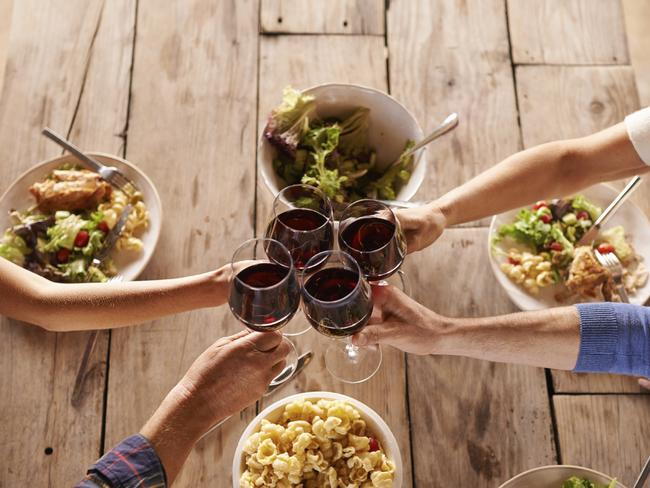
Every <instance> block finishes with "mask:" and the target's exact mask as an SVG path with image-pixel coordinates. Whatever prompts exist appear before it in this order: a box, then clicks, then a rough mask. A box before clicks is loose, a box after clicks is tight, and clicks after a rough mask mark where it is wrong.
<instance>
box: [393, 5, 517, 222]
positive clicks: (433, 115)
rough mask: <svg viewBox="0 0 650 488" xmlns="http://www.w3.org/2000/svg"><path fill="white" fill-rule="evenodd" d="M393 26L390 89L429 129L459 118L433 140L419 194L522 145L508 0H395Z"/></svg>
mask: <svg viewBox="0 0 650 488" xmlns="http://www.w3.org/2000/svg"><path fill="white" fill-rule="evenodd" d="M387 30H388V49H389V54H390V55H389V58H390V62H389V66H390V84H391V93H392V94H393V95H394V96H396V97H397V98H398V99H399V100H400V101H402V102H403V103H404V104H405V105H406V106H407V107H408V108H409V109H410V110H412V111H413V113H414V115H415V116H416V117H417V119H418V120H419V121H420V124H421V125H422V127H423V129H424V131H425V133H426V132H427V131H430V130H431V129H433V127H434V126H435V125H437V124H438V123H439V122H441V121H442V119H443V118H444V117H445V116H446V115H447V114H448V113H450V112H458V114H459V116H460V123H459V125H458V127H457V128H456V129H455V130H454V131H453V132H452V133H451V134H448V135H446V136H444V137H443V138H441V139H440V140H438V141H436V142H434V143H432V144H431V145H430V146H429V149H428V151H427V157H428V158H429V161H428V165H429V166H428V174H427V176H426V181H425V183H424V184H423V185H422V188H421V190H420V192H419V194H418V195H417V197H416V198H419V199H433V198H436V197H438V196H440V195H442V194H443V193H445V192H447V191H449V190H451V189H452V188H454V187H456V186H458V185H460V184H461V183H464V182H465V181H467V180H469V179H470V178H472V177H473V176H476V175H477V174H479V173H481V172H482V171H484V170H485V169H487V168H489V167H490V166H492V165H493V164H495V163H497V162H499V161H501V160H502V159H504V158H505V157H507V156H509V155H510V154H512V153H514V152H516V151H517V150H519V149H520V140H519V127H518V125H517V110H516V104H515V96H514V86H513V79H512V69H511V66H510V57H509V45H508V32H507V26H506V22H505V4H504V3H503V1H501V0H488V1H479V0H469V1H467V2H442V1H438V2H412V1H408V0H393V1H391V4H390V9H389V10H388V26H387ZM481 223H482V224H483V225H487V224H488V223H489V219H484V220H483V221H482V222H481Z"/></svg>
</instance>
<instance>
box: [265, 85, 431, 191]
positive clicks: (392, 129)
mask: <svg viewBox="0 0 650 488" xmlns="http://www.w3.org/2000/svg"><path fill="white" fill-rule="evenodd" d="M302 93H304V94H307V95H312V96H313V97H314V98H315V104H316V113H317V114H318V116H319V117H321V118H330V117H342V116H346V115H347V114H349V113H351V112H353V111H354V110H355V109H357V108H359V107H365V108H368V109H369V110H370V113H369V126H368V145H369V146H370V147H371V148H373V149H374V150H375V152H376V155H377V167H378V168H380V169H385V168H386V167H387V166H388V165H390V164H391V163H392V162H393V161H395V160H396V159H397V158H398V157H399V156H400V154H401V153H402V152H403V151H404V146H405V144H406V141H407V140H409V139H410V140H413V141H416V142H417V141H419V140H421V139H422V138H423V137H424V135H423V133H422V128H421V127H420V125H419V123H418V121H417V120H416V119H415V117H414V116H413V114H411V112H409V110H408V109H407V108H406V107H405V106H404V105H402V104H401V103H400V102H398V101H397V100H396V99H395V98H393V97H391V96H390V95H388V94H387V93H384V92H382V91H380V90H377V89H374V88H369V87H365V86H360V85H352V84H344V83H326V84H322V85H317V86H313V87H311V88H308V89H306V90H303V91H302ZM424 151H425V149H424V148H423V149H420V150H419V151H417V152H416V153H415V154H414V166H413V172H412V174H411V177H410V179H409V180H408V182H407V183H405V184H404V185H403V186H402V187H401V188H400V190H399V192H398V193H397V195H396V199H397V200H402V201H408V200H410V199H411V198H413V196H414V195H415V194H416V193H417V191H418V189H419V187H420V185H421V184H422V182H423V181H424V175H425V170H426V155H425V152H424ZM276 155H277V152H276V149H275V148H274V147H273V146H272V145H271V143H269V141H268V140H267V139H266V137H264V134H261V136H260V139H259V144H258V152H257V162H258V166H259V168H260V174H261V176H262V179H263V180H264V183H265V184H266V187H267V188H268V189H269V190H270V191H271V193H272V194H273V196H274V197H275V196H276V195H277V194H278V192H279V191H280V190H281V189H282V188H284V187H285V186H287V183H286V181H284V180H283V179H282V178H281V177H280V176H279V175H278V174H277V173H276V172H275V170H274V168H273V160H274V159H275V158H276Z"/></svg>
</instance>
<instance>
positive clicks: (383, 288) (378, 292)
mask: <svg viewBox="0 0 650 488" xmlns="http://www.w3.org/2000/svg"><path fill="white" fill-rule="evenodd" d="M405 296H406V295H404V293H403V292H402V291H401V290H399V289H398V288H397V287H395V286H393V285H375V284H373V285H372V301H373V304H374V306H376V307H378V308H379V310H381V311H382V312H383V311H384V310H389V311H390V309H391V308H393V307H395V306H396V305H398V304H400V303H401V302H402V301H403V297H405Z"/></svg>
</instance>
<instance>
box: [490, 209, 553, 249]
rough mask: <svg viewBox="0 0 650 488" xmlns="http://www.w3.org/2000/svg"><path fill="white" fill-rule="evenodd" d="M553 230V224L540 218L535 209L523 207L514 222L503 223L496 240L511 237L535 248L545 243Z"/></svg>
mask: <svg viewBox="0 0 650 488" xmlns="http://www.w3.org/2000/svg"><path fill="white" fill-rule="evenodd" d="M550 232H551V225H550V224H546V223H544V222H543V221H541V220H540V219H539V217H538V216H537V213H536V212H535V211H534V210H530V209H528V208H522V209H521V210H520V211H519V213H518V214H517V219H516V220H515V221H514V222H513V223H512V224H505V225H502V226H501V227H500V228H499V230H498V231H497V236H496V242H499V241H500V240H501V239H503V238H504V237H511V238H512V239H514V240H515V241H517V242H520V243H521V244H525V245H527V246H529V247H531V248H533V249H535V250H537V248H539V247H541V246H543V245H544V243H545V242H546V240H547V237H548V235H549V234H550Z"/></svg>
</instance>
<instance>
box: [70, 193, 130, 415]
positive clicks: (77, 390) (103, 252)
mask: <svg viewBox="0 0 650 488" xmlns="http://www.w3.org/2000/svg"><path fill="white" fill-rule="evenodd" d="M132 209H133V207H132V206H131V205H127V206H126V207H124V210H123V211H122V215H120V218H119V220H118V221H117V223H116V224H115V226H114V227H113V228H112V229H111V230H110V231H109V232H108V234H106V237H105V238H104V245H103V246H102V248H101V249H100V250H99V252H98V253H97V254H96V255H95V257H94V258H93V260H92V263H91V264H92V266H95V267H96V268H97V267H99V266H100V265H101V264H102V263H103V262H104V261H105V260H106V258H107V257H108V255H109V254H110V252H111V251H112V250H113V248H114V247H115V244H117V240H118V239H119V238H120V234H121V233H122V229H124V226H125V225H126V222H127V221H128V219H129V215H130V214H131V210H132ZM112 279H114V278H112ZM115 281H117V280H115ZM98 332H99V331H97V330H93V331H91V332H90V336H89V337H88V342H87V343H86V348H85V349H84V353H83V355H82V356H81V363H80V364H79V370H78V371H77V377H76V378H75V379H74V388H73V389H72V397H71V398H70V403H71V404H72V406H73V407H78V406H79V404H80V403H81V394H82V393H83V385H84V380H85V379H86V371H87V370H88V362H89V360H90V355H91V354H92V352H93V349H95V344H96V343H97V335H98Z"/></svg>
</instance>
